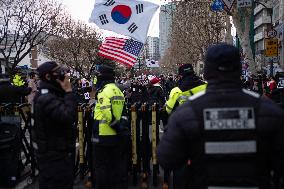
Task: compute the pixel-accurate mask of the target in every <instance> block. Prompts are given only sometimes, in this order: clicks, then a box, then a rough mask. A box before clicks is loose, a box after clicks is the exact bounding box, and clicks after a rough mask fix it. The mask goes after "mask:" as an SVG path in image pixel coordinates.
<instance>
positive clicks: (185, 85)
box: [164, 64, 207, 189]
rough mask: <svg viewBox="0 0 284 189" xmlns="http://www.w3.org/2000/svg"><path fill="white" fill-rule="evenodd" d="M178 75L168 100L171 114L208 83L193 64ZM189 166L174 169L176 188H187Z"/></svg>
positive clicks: (202, 89) (167, 172) (166, 177)
mask: <svg viewBox="0 0 284 189" xmlns="http://www.w3.org/2000/svg"><path fill="white" fill-rule="evenodd" d="M178 75H179V76H181V79H180V81H179V84H178V87H175V88H173V89H172V90H171V92H170V96H169V99H168V100H167V102H166V112H167V113H168V115H170V114H171V113H172V112H173V111H174V110H175V109H176V108H177V107H178V106H179V105H182V104H184V103H185V102H186V101H187V100H188V98H189V97H190V96H192V95H194V94H196V93H198V92H200V91H204V90H205V89H206V86H207V84H206V83H204V82H203V81H201V80H200V79H199V78H198V77H197V76H196V75H195V73H194V71H193V67H192V65H191V64H184V65H182V66H180V67H179V68H178ZM188 171H189V170H188V166H187V164H185V165H184V166H182V167H180V168H179V169H177V170H174V171H173V187H174V189H184V188H186V185H187V183H186V181H185V179H184V178H185V177H186V175H187V174H188ZM169 175H170V172H169V171H165V178H164V180H168V178H169Z"/></svg>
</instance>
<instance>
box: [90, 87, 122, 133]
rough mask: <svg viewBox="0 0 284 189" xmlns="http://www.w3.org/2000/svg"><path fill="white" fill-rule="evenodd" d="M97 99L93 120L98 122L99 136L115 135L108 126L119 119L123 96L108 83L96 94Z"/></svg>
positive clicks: (116, 88)
mask: <svg viewBox="0 0 284 189" xmlns="http://www.w3.org/2000/svg"><path fill="white" fill-rule="evenodd" d="M97 97H98V101H97V103H96V106H95V112H94V119H95V120H97V121H99V135H100V136H109V135H116V134H117V133H116V131H115V130H114V129H113V128H111V127H110V124H111V123H112V122H113V121H115V120H117V121H119V120H120V118H121V115H122V111H123V107H124V103H125V98H124V95H123V93H122V92H121V90H120V89H119V88H118V87H117V86H116V85H115V84H114V83H110V84H107V85H105V86H104V88H103V89H101V90H100V91H99V92H98V96H97ZM113 116H114V118H113Z"/></svg>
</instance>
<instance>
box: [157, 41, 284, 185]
mask: <svg viewBox="0 0 284 189" xmlns="http://www.w3.org/2000/svg"><path fill="white" fill-rule="evenodd" d="M240 74H241V64H240V54H239V50H238V49H237V48H236V47H234V46H231V45H228V44H217V45H214V46H212V47H210V48H209V49H208V51H207V54H206V59H205V67H204V77H205V79H206V80H207V81H208V87H207V89H206V92H200V93H197V94H196V95H194V96H191V97H190V98H189V101H188V102H186V103H185V104H184V105H182V106H180V107H179V108H178V109H177V110H176V111H175V112H174V113H173V114H172V115H171V117H170V119H169V122H168V130H167V132H166V133H165V134H164V136H163V138H162V140H161V142H160V144H159V146H158V152H157V153H158V160H159V163H160V164H161V165H162V167H165V168H171V169H175V168H177V167H179V166H180V165H182V164H184V163H185V162H186V161H187V160H188V159H190V160H191V164H190V166H191V172H190V174H191V175H190V176H189V177H188V180H189V184H190V185H189V187H190V188H191V189H225V188H226V189H227V188H237V189H267V188H270V187H269V183H270V171H271V170H273V171H274V172H276V173H278V174H283V169H284V161H283V159H284V127H283V121H284V120H283V117H284V114H283V112H282V110H281V108H279V107H278V106H277V105H276V104H274V103H273V102H272V101H271V100H269V99H266V98H261V97H260V96H259V95H258V94H257V93H254V92H251V91H247V90H244V89H241V82H240V79H239V78H240Z"/></svg>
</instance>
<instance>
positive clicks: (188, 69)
mask: <svg viewBox="0 0 284 189" xmlns="http://www.w3.org/2000/svg"><path fill="white" fill-rule="evenodd" d="M191 73H194V71H193V67H192V65H191V64H183V65H181V66H180V67H179V68H178V75H182V76H184V75H188V74H191Z"/></svg>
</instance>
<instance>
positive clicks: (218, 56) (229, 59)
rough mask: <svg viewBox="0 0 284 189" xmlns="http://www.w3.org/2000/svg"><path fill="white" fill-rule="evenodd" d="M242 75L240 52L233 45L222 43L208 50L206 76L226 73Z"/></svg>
mask: <svg viewBox="0 0 284 189" xmlns="http://www.w3.org/2000/svg"><path fill="white" fill-rule="evenodd" d="M234 72H236V73H240V72H241V58H240V51H239V49H238V48H236V47H234V46H233V45H229V44H226V43H220V44H216V45H213V46H211V47H209V48H208V50H207V53H206V56H205V65H204V76H205V77H206V76H209V75H212V74H213V75H214V74H224V73H229V75H230V73H234Z"/></svg>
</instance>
